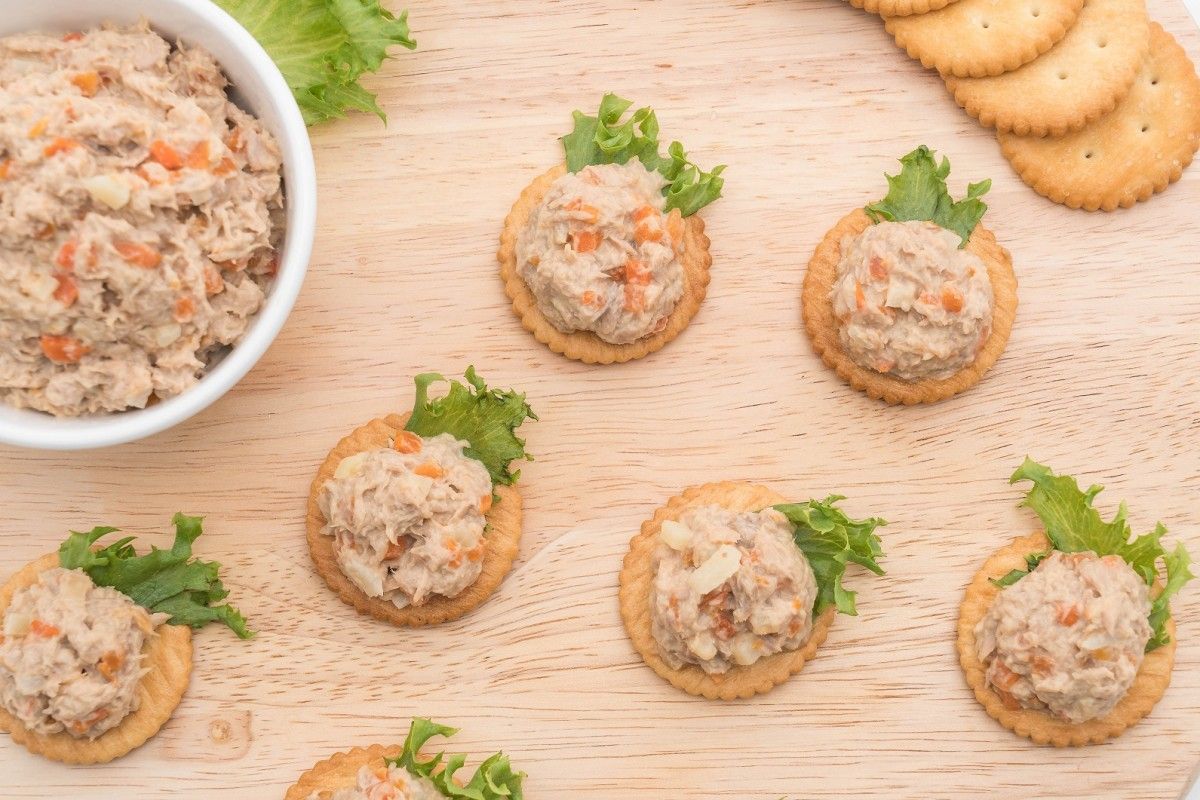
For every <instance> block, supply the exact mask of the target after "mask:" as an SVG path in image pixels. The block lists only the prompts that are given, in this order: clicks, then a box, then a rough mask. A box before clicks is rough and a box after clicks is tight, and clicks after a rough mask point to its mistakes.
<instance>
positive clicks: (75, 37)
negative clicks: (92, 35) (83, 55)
mask: <svg viewBox="0 0 1200 800" xmlns="http://www.w3.org/2000/svg"><path fill="white" fill-rule="evenodd" d="M82 38H83V34H82V33H80V32H79V31H71V32H70V33H68V34H65V35H64V36H63V38H62V40H63V41H64V42H78V41H79V40H80V39H82Z"/></svg>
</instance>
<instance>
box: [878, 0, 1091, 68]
mask: <svg viewBox="0 0 1200 800" xmlns="http://www.w3.org/2000/svg"><path fill="white" fill-rule="evenodd" d="M1083 4H1084V0H1020V1H1019V2H1013V0H959V2H957V3H955V4H953V5H951V6H947V7H946V8H943V9H941V10H940V11H931V12H930V13H928V14H919V15H917V16H909V17H888V18H887V20H886V24H885V27H886V28H887V32H888V33H890V34H891V35H892V37H893V38H895V40H896V44H897V45H899V46H900V49H902V50H905V51H906V52H907V53H908V54H909V55H910V56H911V57H912V58H915V59H916V60H917V61H920V62H921V63H922V64H923V65H925V67H927V68H929V69H936V70H937V71H938V72H941V73H943V74H945V75H954V76H957V77H960V78H984V77H987V76H989V75H1001V74H1003V73H1005V72H1009V71H1011V70H1014V69H1017V68H1018V67H1021V66H1023V65H1025V64H1028V63H1029V62H1030V61H1033V60H1034V59H1035V58H1037V57H1038V56H1040V55H1041V54H1042V53H1044V52H1046V51H1047V50H1049V49H1050V48H1051V47H1053V46H1054V45H1055V44H1057V43H1058V42H1059V41H1060V40H1061V39H1062V38H1063V37H1064V36H1066V35H1067V31H1068V30H1070V28H1071V26H1072V25H1074V24H1075V20H1076V18H1077V17H1078V16H1079V12H1080V10H1081V9H1082V8H1083Z"/></svg>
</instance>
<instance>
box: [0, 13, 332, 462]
mask: <svg viewBox="0 0 1200 800" xmlns="http://www.w3.org/2000/svg"><path fill="white" fill-rule="evenodd" d="M315 218H316V180H315V170H314V167H313V159H312V151H311V147H310V144H309V140H308V135H307V131H306V128H305V125H304V122H303V119H302V117H301V114H300V111H299V109H298V108H297V105H296V102H295V100H294V98H293V96H292V93H291V91H290V90H289V88H288V86H287V84H286V83H285V81H284V79H283V76H282V75H281V74H280V72H279V70H278V68H277V67H276V66H275V64H274V63H273V62H272V61H271V59H270V57H269V56H268V55H267V54H266V52H265V51H264V50H263V49H262V48H261V46H260V45H259V44H258V43H257V42H256V41H255V40H254V38H253V37H252V36H251V35H250V34H249V33H247V32H246V31H245V29H243V28H242V27H241V26H240V25H239V24H238V23H237V22H235V21H234V20H233V19H232V18H231V17H229V16H228V15H227V14H226V13H225V12H224V11H222V10H221V9H220V8H218V7H217V6H215V5H214V4H212V3H209V2H207V0H110V1H108V2H83V0H71V1H70V2H59V3H54V4H28V5H26V4H22V5H21V7H19V8H15V9H13V10H12V12H11V13H9V14H6V15H5V17H4V19H3V20H0V442H4V443H8V444H15V445H20V446H26V447H34V448H41V449H56V450H57V449H63V450H65V449H85V448H92V447H103V446H107V445H113V444H118V443H122V442H128V441H132V440H135V439H140V438H143V437H145V436H149V435H151V434H154V433H157V432H159V431H162V430H164V429H166V428H169V427H171V426H173V425H176V424H178V423H179V422H181V421H183V420H185V419H187V418H189V417H191V416H192V415H194V414H196V413H197V412H199V411H200V410H202V409H203V408H205V407H207V406H208V405H209V404H211V403H212V402H214V401H215V400H216V399H218V398H219V397H221V396H222V395H223V394H224V393H225V392H226V391H228V390H229V389H230V388H231V387H232V386H233V385H234V384H236V383H237V382H238V381H239V380H240V379H241V378H242V377H243V376H244V375H245V374H246V373H247V372H248V371H249V370H250V369H251V368H252V367H253V366H254V364H255V363H256V362H257V361H258V359H259V358H260V357H261V356H262V354H263V353H264V352H265V351H266V349H267V348H268V347H269V346H270V344H271V342H272V341H273V340H274V338H275V336H276V335H277V334H278V332H279V330H280V329H281V328H282V326H283V324H284V322H285V320H286V318H287V316H288V314H289V313H290V311H291V308H292V305H293V304H294V302H295V299H296V296H297V294H298V293H299V290H300V286H301V284H302V282H303V278H304V273H305V271H306V269H307V264H308V259H309V256H310V255H311V251H312V240H313V231H314V227H315Z"/></svg>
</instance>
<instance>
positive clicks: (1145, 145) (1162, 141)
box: [998, 23, 1200, 211]
mask: <svg viewBox="0 0 1200 800" xmlns="http://www.w3.org/2000/svg"><path fill="white" fill-rule="evenodd" d="M1150 41H1151V46H1150V55H1149V56H1147V58H1146V63H1145V66H1144V67H1143V69H1142V72H1141V74H1140V75H1139V76H1138V78H1137V80H1136V81H1135V82H1134V85H1133V89H1132V90H1130V92H1129V94H1128V95H1127V96H1126V97H1125V99H1124V100H1122V101H1121V103H1120V105H1118V106H1117V108H1116V110H1115V111H1113V112H1112V113H1111V114H1109V115H1108V116H1106V117H1104V118H1103V119H1099V120H1096V121H1095V122H1093V123H1092V124H1091V125H1088V126H1087V127H1086V128H1084V129H1082V130H1080V131H1076V132H1075V133H1069V134H1067V135H1065V136H1062V137H1060V138H1053V139H1029V138H1025V137H1020V136H1013V135H1011V134H1001V135H1000V136H999V137H998V138H999V141H1000V150H1001V152H1003V153H1004V157H1005V158H1007V159H1008V160H1009V162H1011V163H1012V165H1013V169H1015V170H1016V171H1017V174H1018V175H1020V176H1021V180H1023V181H1025V183H1027V184H1029V186H1030V187H1032V188H1033V190H1034V191H1035V192H1037V193H1038V194H1040V195H1042V196H1043V197H1046V198H1048V199H1049V200H1052V201H1053V202H1055V203H1061V204H1063V205H1065V206H1068V207H1070V208H1083V209H1086V210H1088V211H1100V210H1103V211H1114V210H1116V209H1117V208H1129V207H1130V206H1132V205H1134V204H1135V203H1138V202H1140V201H1142V200H1148V199H1149V198H1151V197H1153V196H1154V195H1155V194H1156V193H1158V192H1161V191H1163V190H1164V189H1166V188H1167V187H1168V186H1170V185H1171V184H1172V183H1174V182H1175V181H1177V180H1179V178H1180V177H1181V176H1182V175H1183V171H1184V170H1185V169H1187V167H1188V165H1189V164H1191V163H1192V159H1193V158H1195V155H1196V150H1197V148H1200V77H1197V76H1196V70H1195V68H1194V67H1193V65H1192V62H1191V60H1190V59H1189V58H1188V56H1187V53H1186V52H1185V51H1184V49H1183V48H1182V47H1180V45H1179V43H1178V42H1176V41H1175V38H1174V37H1173V36H1171V34H1169V33H1167V32H1166V31H1165V30H1163V29H1162V27H1161V26H1160V25H1158V24H1157V23H1151V26H1150ZM1155 81H1157V82H1155Z"/></svg>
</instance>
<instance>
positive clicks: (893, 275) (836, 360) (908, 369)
mask: <svg viewBox="0 0 1200 800" xmlns="http://www.w3.org/2000/svg"><path fill="white" fill-rule="evenodd" d="M901 163H902V164H903V165H904V166H903V169H902V170H901V172H900V174H899V175H894V176H889V177H888V183H889V187H890V191H889V193H888V196H887V197H886V198H884V199H883V200H882V201H880V202H878V203H873V204H871V205H869V206H867V207H866V209H863V210H859V211H855V212H853V213H851V214H849V215H848V216H846V217H844V218H843V219H842V220H841V221H840V222H839V223H838V224H837V225H836V226H835V227H834V228H833V229H832V230H830V231H829V233H828V234H826V236H825V239H824V241H822V243H821V245H820V246H819V247H818V248H817V251H816V253H814V255H813V258H812V260H811V261H810V262H809V266H808V273H807V274H806V275H805V279H804V296H803V307H804V323H805V329H806V330H807V331H808V334H809V336H810V338H811V339H812V341H813V346H814V348H815V349H816V350H817V352H818V354H820V355H821V357H822V359H823V360H824V361H825V362H826V363H827V364H828V365H830V366H831V367H833V368H834V370H835V371H836V372H837V373H838V374H839V375H841V376H842V377H843V378H845V379H846V380H848V381H849V382H850V383H851V385H852V386H854V387H855V388H856V389H861V390H863V391H865V392H867V394H869V395H871V396H872V397H877V398H882V399H883V400H886V401H887V402H889V403H906V404H911V403H927V402H935V401H937V400H942V399H945V398H946V397H950V396H952V395H954V394H957V393H958V392H960V391H963V390H964V389H967V388H969V387H970V386H972V385H974V384H975V383H976V382H978V380H979V379H980V378H981V377H982V375H983V373H984V372H986V371H987V370H988V369H989V368H990V367H991V365H992V364H993V363H994V362H995V361H996V359H998V358H999V356H1000V353H1001V352H1003V350H1004V346H1005V344H1006V343H1007V341H1008V335H1009V332H1010V331H1011V328H1012V320H1013V317H1014V316H1015V313H1016V303H1017V297H1016V278H1015V276H1014V275H1013V271H1012V260H1011V258H1010V257H1009V255H1008V252H1007V251H1006V250H1004V248H1002V247H1000V245H999V244H997V243H996V240H995V237H994V236H992V234H991V233H990V232H988V231H987V229H986V228H984V227H983V226H982V225H981V224H979V221H980V219H981V218H982V217H983V214H984V212H985V211H986V210H987V206H986V205H985V204H984V203H983V201H982V200H980V198H981V197H982V196H983V194H985V193H986V192H987V190H988V188H989V187H990V185H991V181H983V182H981V183H978V184H972V185H971V186H970V187H968V190H967V197H966V198H965V199H963V200H960V201H958V202H955V201H954V200H952V198H951V197H950V194H949V191H948V189H947V186H946V177H947V175H948V174H949V172H950V164H949V161H947V160H946V159H944V158H943V159H942V161H941V163H940V164H938V162H937V161H936V160H935V158H934V154H933V153H932V152H931V151H930V150H929V149H928V148H926V147H920V148H918V149H917V150H915V151H914V152H912V153H909V154H908V155H907V156H905V157H904V158H903V159H901Z"/></svg>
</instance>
